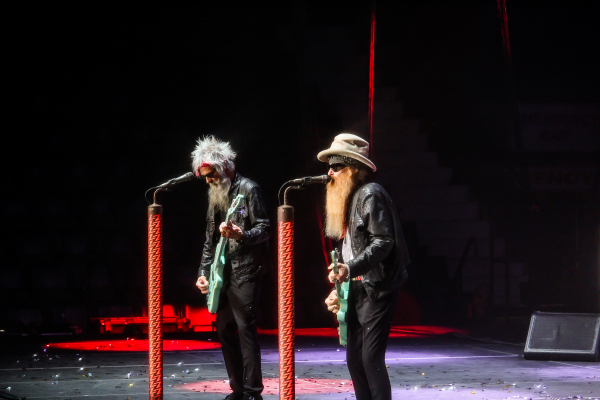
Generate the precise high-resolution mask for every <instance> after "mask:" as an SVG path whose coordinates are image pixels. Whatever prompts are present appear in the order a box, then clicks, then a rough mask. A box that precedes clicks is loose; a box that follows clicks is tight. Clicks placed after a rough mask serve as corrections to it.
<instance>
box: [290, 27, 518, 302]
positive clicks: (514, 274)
mask: <svg viewBox="0 0 600 400" xmlns="http://www.w3.org/2000/svg"><path fill="white" fill-rule="evenodd" d="M302 32H303V41H302V43H303V47H302V49H303V54H304V58H303V64H304V67H305V71H306V74H307V75H308V79H309V80H310V81H311V82H313V83H314V84H316V87H317V88H318V97H319V101H320V103H321V104H322V105H323V106H324V107H325V109H326V110H327V111H328V112H329V114H331V115H334V116H337V117H339V118H340V119H341V124H342V131H343V132H346V131H348V132H353V133H356V134H358V135H361V136H363V137H367V136H368V124H367V107H368V101H367V100H368V97H367V94H368V59H367V54H368V48H359V47H358V46H357V45H356V41H355V39H354V38H353V37H352V35H351V34H350V33H351V31H350V29H348V28H343V27H303V30H302ZM353 43H354V44H353ZM376 77H377V75H376ZM373 109H374V111H373V127H374V137H373V141H372V150H373V157H372V159H373V161H374V162H375V164H376V165H377V166H378V168H379V171H378V174H377V181H378V182H379V183H381V184H382V185H383V186H384V187H385V188H386V189H387V190H388V191H389V193H390V195H391V196H392V198H393V200H394V202H395V203H396V204H397V207H398V210H399V212H400V214H401V219H402V221H403V222H404V223H405V222H408V223H414V225H415V227H416V232H417V237H418V242H419V246H421V247H423V248H424V249H425V250H426V255H427V256H432V257H433V256H443V257H444V258H445V259H446V262H447V265H448V272H449V274H450V277H452V276H453V275H454V273H455V271H456V269H457V267H458V265H459V262H460V258H461V256H462V253H463V251H464V249H465V246H466V245H467V243H468V242H469V240H470V239H471V238H475V242H474V244H473V246H471V248H470V250H469V253H468V256H467V258H466V260H465V264H464V266H463V268H462V286H463V291H474V290H475V289H476V288H477V287H479V286H482V285H483V286H488V285H489V283H490V276H489V275H490V252H491V251H490V232H491V230H490V222H489V221H487V220H485V219H484V218H482V216H481V212H480V205H479V204H478V202H477V201H475V200H474V199H472V198H471V197H470V195H469V188H468V187H467V186H465V185H459V184H456V182H454V180H453V176H452V170H451V169H450V168H447V167H444V166H441V165H440V164H439V163H438V156H437V153H436V152H433V151H431V149H429V147H428V143H427V135H426V134H425V133H423V129H422V126H421V122H420V121H419V120H418V119H411V118H405V117H404V107H403V104H402V102H399V101H397V99H396V93H395V90H394V88H389V87H383V86H381V85H378V84H377V82H376V86H375V89H374V106H373ZM322 140H325V141H328V140H331V138H322ZM493 246H494V251H493V252H494V257H495V259H496V260H502V259H503V258H504V257H505V251H504V250H505V244H504V240H503V239H502V238H496V239H495V240H494V245H493ZM507 264H508V266H509V269H510V273H509V276H510V279H509V293H510V294H509V299H508V303H509V304H510V305H519V304H520V303H521V301H520V294H519V290H518V288H519V286H518V285H519V284H520V283H521V282H524V281H526V280H527V276H526V275H525V273H524V271H523V269H524V268H523V265H522V264H519V263H515V262H508V261H506V262H498V261H494V278H495V279H494V281H495V283H494V288H495V290H494V292H495V293H494V295H493V301H494V304H505V301H506V299H505V272H504V271H505V268H506V265H507Z"/></svg>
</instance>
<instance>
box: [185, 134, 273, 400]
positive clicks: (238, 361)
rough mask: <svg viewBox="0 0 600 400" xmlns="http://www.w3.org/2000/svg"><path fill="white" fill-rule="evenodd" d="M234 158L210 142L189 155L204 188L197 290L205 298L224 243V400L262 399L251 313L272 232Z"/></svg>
mask: <svg viewBox="0 0 600 400" xmlns="http://www.w3.org/2000/svg"><path fill="white" fill-rule="evenodd" d="M235 156H236V153H235V152H234V151H233V149H232V148H231V146H230V145H229V143H228V142H223V141H220V140H219V139H216V138H215V137H214V136H208V137H205V138H203V139H198V143H197V146H196V148H195V150H194V151H193V152H192V160H193V161H192V168H193V171H194V172H195V174H196V176H198V177H202V178H204V179H206V183H208V185H209V188H208V203H209V204H208V212H207V216H206V241H205V242H204V250H203V252H202V261H201V262H200V268H199V269H198V280H197V282H196V286H197V287H198V288H199V289H200V291H201V292H202V293H204V294H206V293H208V283H209V282H208V278H209V277H210V268H211V264H212V263H213V260H214V256H215V251H216V247H217V244H218V242H219V240H220V239H221V237H225V238H227V244H226V247H225V258H226V264H225V271H224V277H223V287H222V289H221V293H220V298H219V299H218V301H219V305H218V308H217V334H218V336H219V340H220V342H221V350H222V352H223V358H224V359H225V367H226V368H227V374H228V375H229V385H230V386H231V390H232V393H231V394H230V395H228V396H227V397H226V399H227V400H242V399H244V400H253V399H262V396H261V392H262V390H263V383H262V372H261V363H260V345H259V343H258V335H257V333H256V313H257V310H258V295H259V292H260V282H261V275H262V274H263V273H264V272H265V270H266V268H267V267H268V260H269V248H268V239H269V237H270V235H271V226H270V223H269V217H268V215H267V212H266V209H265V204H264V201H263V197H262V192H261V190H260V187H259V186H258V185H257V184H256V183H255V182H253V181H251V180H250V179H248V178H244V177H243V176H241V175H240V174H239V173H238V172H236V170H235V164H234V160H235ZM238 194H241V195H243V196H244V199H243V202H242V207H241V208H240V210H239V211H238V212H236V213H234V214H233V216H232V218H231V221H230V223H229V224H227V223H226V222H225V220H226V214H227V210H228V208H229V207H230V204H231V203H232V201H233V199H234V198H236V197H237V195H238ZM217 226H218V227H219V229H218V230H217V229H215V228H216V227H217Z"/></svg>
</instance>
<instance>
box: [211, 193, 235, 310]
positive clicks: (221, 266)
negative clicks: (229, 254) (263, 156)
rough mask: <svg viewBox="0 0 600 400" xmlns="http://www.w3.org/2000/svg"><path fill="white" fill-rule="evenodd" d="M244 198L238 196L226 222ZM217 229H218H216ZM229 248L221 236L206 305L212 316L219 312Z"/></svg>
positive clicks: (228, 211)
mask: <svg viewBox="0 0 600 400" xmlns="http://www.w3.org/2000/svg"><path fill="white" fill-rule="evenodd" d="M242 200H244V196H243V195H241V194H238V195H237V196H236V198H235V199H234V200H233V203H231V207H229V210H227V217H226V218H225V222H226V223H229V221H230V220H231V216H232V215H233V214H234V213H235V212H236V211H237V210H238V208H240V206H241V205H242ZM215 228H216V227H215ZM226 246H227V238H226V237H223V236H221V239H220V240H219V244H218V245H217V250H216V251H215V258H214V261H213V263H212V265H211V266H210V279H209V280H208V295H207V296H206V304H207V305H208V311H209V312H210V313H211V314H214V313H216V312H217V308H218V307H219V295H220V294H221V288H222V287H223V271H224V270H225V248H226Z"/></svg>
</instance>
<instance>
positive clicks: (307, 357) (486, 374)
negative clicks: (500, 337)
mask: <svg viewBox="0 0 600 400" xmlns="http://www.w3.org/2000/svg"><path fill="white" fill-rule="evenodd" d="M50 339H51V338H50ZM205 340H206V341H208V339H207V338H206V337H205ZM211 342H212V340H211ZM261 343H262V360H263V361H262V362H263V364H262V367H263V370H264V371H263V372H264V378H265V392H264V397H265V399H273V400H274V399H277V398H278V395H277V373H278V365H277V359H278V354H277V350H276V349H277V346H276V338H275V337H274V336H273V335H262V336H261ZM296 348H297V351H296V353H295V354H296V375H297V380H296V397H297V398H299V399H307V400H308V399H324V398H325V396H327V398H328V399H332V400H333V399H340V400H343V399H352V398H354V393H353V389H352V383H351V381H350V376H349V374H348V370H347V367H346V365H345V358H346V357H345V349H344V348H342V347H340V346H339V345H338V344H337V340H336V339H335V338H331V337H310V336H303V337H298V339H297V346H296ZM100 350H101V349H100ZM386 359H387V365H388V369H387V372H388V374H389V375H390V380H391V383H392V390H393V394H394V398H395V399H400V398H403V399H439V400H442V399H507V398H508V399H517V398H521V399H546V398H554V399H556V398H564V399H566V398H600V363H584V362H553V361H528V360H525V359H524V358H523V348H522V346H516V345H511V344H504V343H498V342H493V343H492V342H485V341H480V340H472V339H469V338H468V337H458V336H455V335H442V336H431V337H416V338H415V337H404V338H403V337H397V338H391V339H390V344H389V347H388V352H387V357H386ZM147 360H148V356H147V353H145V352H140V351H137V352H136V351H134V352H123V351H100V352H98V351H77V350H63V349H57V348H52V347H49V348H46V351H45V352H44V351H43V350H41V351H39V352H37V353H31V354H15V355H10V356H7V355H2V356H1V357H0V392H3V393H9V394H10V395H13V396H18V397H27V399H28V400H31V399H48V400H55V399H60V400H65V399H80V398H86V399H98V400H100V399H122V400H126V399H129V400H138V399H147V398H148V367H147ZM164 375H165V380H164V398H165V399H194V398H196V399H223V398H224V397H225V395H226V394H227V393H228V384H227V381H226V379H227V375H226V373H225V367H224V365H223V358H222V356H221V352H220V350H219V349H214V348H212V349H211V348H208V349H206V350H186V351H175V352H165V353H164ZM8 388H10V389H8ZM0 398H2V396H0Z"/></svg>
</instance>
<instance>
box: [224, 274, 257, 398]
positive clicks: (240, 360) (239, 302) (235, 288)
mask: <svg viewBox="0 0 600 400" xmlns="http://www.w3.org/2000/svg"><path fill="white" fill-rule="evenodd" d="M229 268H231V267H229ZM227 275H230V274H228V273H226V276H225V279H224V281H225V284H224V286H223V289H221V297H220V299H219V308H218V310H217V334H218V335H219V340H220V341H221V350H222V351H223V358H224V359H225V367H226V368H227V375H229V385H230V386H231V390H232V391H233V393H236V394H240V395H241V394H242V393H248V394H250V395H252V396H255V397H258V398H260V393H261V392H262V390H263V383H262V372H261V369H260V345H259V343H258V335H257V333H256V313H257V310H258V295H259V292H260V277H258V278H256V279H253V280H251V281H248V282H244V283H242V284H241V285H238V284H237V282H236V281H235V279H233V278H231V279H229V277H228V276H227Z"/></svg>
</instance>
